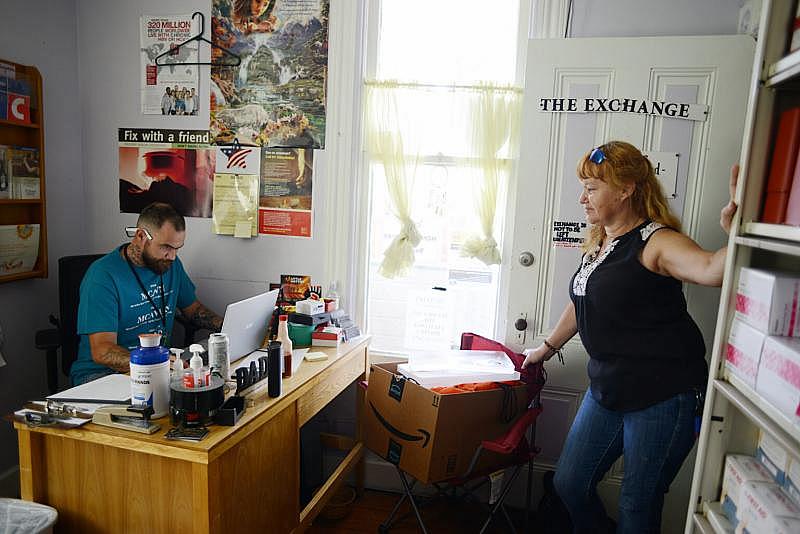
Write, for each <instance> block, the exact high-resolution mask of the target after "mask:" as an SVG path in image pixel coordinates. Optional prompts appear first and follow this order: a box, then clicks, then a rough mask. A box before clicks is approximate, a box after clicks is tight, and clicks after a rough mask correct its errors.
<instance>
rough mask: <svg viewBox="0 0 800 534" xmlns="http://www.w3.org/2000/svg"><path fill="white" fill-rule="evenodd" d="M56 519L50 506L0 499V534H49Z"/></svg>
mask: <svg viewBox="0 0 800 534" xmlns="http://www.w3.org/2000/svg"><path fill="white" fill-rule="evenodd" d="M57 519H58V512H57V511H56V509H55V508H53V507H52V506H47V505H45V504H39V503H35V502H30V501H23V500H20V499H6V498H0V534H23V533H24V534H29V533H36V534H39V533H50V532H53V525H55V524H56V520H57Z"/></svg>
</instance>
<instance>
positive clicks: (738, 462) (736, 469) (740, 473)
mask: <svg viewBox="0 0 800 534" xmlns="http://www.w3.org/2000/svg"><path fill="white" fill-rule="evenodd" d="M745 482H772V474H770V472H769V471H767V469H766V468H765V467H764V466H763V465H761V462H759V461H758V460H756V459H755V458H754V457H752V456H747V455H745V454H729V455H727V456H726V457H725V472H724V473H723V475H722V493H721V494H720V497H719V500H720V502H723V503H724V502H725V499H726V498H727V499H729V500H730V501H731V503H732V504H733V507H732V509H730V510H725V515H727V516H728V519H729V520H730V521H731V522H735V521H736V515H737V514H736V510H737V509H738V507H739V499H740V498H741V492H742V491H741V490H742V485H743V484H744V483H745ZM724 509H725V507H724V506H723V510H724Z"/></svg>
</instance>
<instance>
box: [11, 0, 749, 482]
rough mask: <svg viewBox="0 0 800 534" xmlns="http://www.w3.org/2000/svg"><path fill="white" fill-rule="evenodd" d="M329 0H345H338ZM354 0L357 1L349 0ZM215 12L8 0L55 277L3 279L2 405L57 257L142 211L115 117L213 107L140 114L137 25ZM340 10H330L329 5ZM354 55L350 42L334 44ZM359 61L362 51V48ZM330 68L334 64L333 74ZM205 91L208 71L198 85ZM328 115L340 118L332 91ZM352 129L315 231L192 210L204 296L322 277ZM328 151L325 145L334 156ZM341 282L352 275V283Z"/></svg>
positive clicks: (648, 21) (179, 124) (690, 4)
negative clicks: (38, 133)
mask: <svg viewBox="0 0 800 534" xmlns="http://www.w3.org/2000/svg"><path fill="white" fill-rule="evenodd" d="M332 1H333V2H338V1H344V0H332ZM347 1H351V0H347ZM740 4H741V2H739V1H738V0H697V1H692V0H678V1H669V2H658V1H655V0H648V1H637V0H603V1H597V0H595V1H590V0H576V2H575V5H574V14H573V23H572V31H571V35H572V36H574V37H596V36H636V35H690V34H696V35H704V34H730V33H735V32H736V22H737V20H738V10H739V6H740ZM195 10H201V11H204V12H205V13H208V12H209V11H210V2H209V1H207V0H206V1H203V2H199V1H190V0H182V1H181V0H162V1H158V0H140V1H136V2H130V1H122V0H77V1H76V0H4V1H3V12H4V20H6V21H13V22H12V23H10V24H9V23H6V24H4V26H3V31H2V32H0V58H3V59H8V60H12V61H16V62H19V63H25V64H33V65H36V66H37V67H38V68H39V69H40V70H41V72H42V75H43V77H44V105H45V121H44V122H45V132H46V138H45V147H46V166H47V206H48V213H47V217H48V238H49V257H50V272H51V276H50V278H49V279H47V280H26V281H19V282H13V283H8V284H0V325H2V328H3V332H5V334H6V338H7V341H6V345H5V347H4V348H3V353H4V354H5V356H6V358H7V360H8V365H7V366H5V367H2V368H0V411H2V413H9V412H11V411H13V410H14V409H15V408H17V407H19V405H20V404H21V403H22V402H23V401H25V400H27V399H33V398H37V397H41V396H42V395H43V394H44V393H45V391H46V384H45V377H44V358H43V355H42V354H41V353H40V352H39V351H37V350H36V349H35V348H34V346H33V337H34V333H35V331H36V330H37V329H40V328H45V327H47V326H48V325H47V314H48V313H55V312H56V306H57V287H56V285H57V284H56V279H55V274H56V265H55V261H56V260H57V258H59V257H60V256H64V255H69V254H75V253H88V252H103V251H107V250H109V249H111V248H112V247H113V246H115V245H117V244H119V243H121V242H122V241H124V235H123V232H122V228H123V227H124V226H125V225H128V224H131V223H133V222H134V220H135V216H133V215H129V214H120V213H119V212H118V204H117V141H116V139H117V136H116V133H117V128H120V127H162V128H164V127H172V128H192V129H204V128H207V126H208V110H207V109H204V110H203V111H202V113H201V115H200V116H198V117H186V118H179V119H178V120H176V121H175V122H174V123H170V125H169V126H168V125H166V124H165V123H164V121H163V119H162V118H160V117H150V116H143V115H140V114H139V93H138V88H139V85H138V72H139V66H138V65H139V63H138V52H137V50H138V42H139V34H138V25H139V22H138V21H139V16H140V15H142V14H158V13H181V12H192V11H195ZM332 11H333V10H332ZM337 53H339V54H342V53H344V54H348V55H350V56H357V54H356V53H354V51H353V50H346V51H341V50H340V51H338V52H337V51H336V50H335V49H334V48H333V46H332V47H331V56H332V57H331V64H332V65H333V64H335V60H336V58H335V55H336V54H337ZM353 60H354V61H355V60H356V58H355V57H354V59H353ZM332 76H333V75H332ZM201 91H202V94H203V95H206V94H208V93H207V91H208V82H207V81H205V82H204V84H203V85H201ZM328 104H329V105H328V113H329V115H328V120H329V124H332V123H338V124H345V123H347V119H346V118H342V117H337V116H336V113H337V106H336V102H335V101H332V100H331V99H330V98H329V102H328ZM345 138H352V132H351V131H346V128H345V129H341V130H339V131H336V132H332V131H331V129H330V128H329V131H328V136H327V139H328V150H326V151H317V152H316V154H315V176H314V203H315V208H316V210H315V214H314V226H313V234H314V238H313V239H309V240H300V239H288V238H278V237H260V238H256V239H252V240H248V241H240V240H235V239H233V238H229V237H217V236H214V235H212V234H211V229H210V220H209V219H189V220H188V221H187V222H188V233H187V242H186V247H185V249H184V250H182V251H181V258H182V259H183V261H184V263H185V265H186V266H187V269H188V271H189V273H190V275H191V276H192V278H193V279H194V281H195V283H196V284H197V287H198V296H199V298H200V299H201V300H203V301H204V302H205V303H206V304H208V305H210V306H211V307H212V308H215V309H217V310H218V311H219V312H222V311H223V310H224V306H225V304H226V303H227V302H229V301H230V300H234V299H237V298H240V297H243V296H247V295H251V294H253V293H255V292H257V291H259V290H261V289H262V288H264V287H265V286H266V284H267V282H269V281H274V280H277V279H278V277H279V276H280V274H281V273H303V274H309V275H312V277H313V278H314V279H315V280H320V281H323V282H324V281H326V277H327V273H326V272H325V269H324V267H323V254H324V252H325V243H326V236H327V235H329V233H330V231H331V230H330V228H331V227H332V226H333V224H332V216H331V213H333V210H334V209H335V208H334V207H326V206H323V205H322V202H323V199H324V198H325V196H326V193H327V191H326V189H325V186H326V180H325V177H326V174H327V173H326V158H327V157H328V156H329V155H330V150H331V149H333V148H334V147H335V146H336V143H337V142H343V141H342V140H343V139H345ZM326 152H328V153H329V154H328V156H326ZM348 285H349V284H347V281H345V286H348ZM16 464H17V448H16V437H15V433H14V432H13V431H12V429H11V427H10V426H9V425H1V426H0V495H2V494H4V489H3V487H2V482H3V477H4V475H6V474H7V473H9V472H12V473H13V471H14V470H15V467H16Z"/></svg>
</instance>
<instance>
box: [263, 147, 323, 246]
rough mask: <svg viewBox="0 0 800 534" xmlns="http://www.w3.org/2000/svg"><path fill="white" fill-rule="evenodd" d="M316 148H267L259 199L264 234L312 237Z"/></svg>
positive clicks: (264, 155) (264, 152)
mask: <svg viewBox="0 0 800 534" xmlns="http://www.w3.org/2000/svg"><path fill="white" fill-rule="evenodd" d="M313 174H314V151H313V150H311V149H305V148H264V149H262V151H261V183H260V187H259V200H258V207H259V210H258V232H259V233H260V234H272V235H284V236H293V237H311V213H312V212H311V208H312V205H311V198H312V195H311V191H312V178H313Z"/></svg>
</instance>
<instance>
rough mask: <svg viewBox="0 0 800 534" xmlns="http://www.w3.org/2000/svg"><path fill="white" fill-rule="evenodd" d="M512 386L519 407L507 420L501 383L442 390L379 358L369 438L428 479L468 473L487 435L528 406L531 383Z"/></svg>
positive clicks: (373, 446) (372, 378) (372, 380)
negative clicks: (466, 389) (467, 389)
mask: <svg viewBox="0 0 800 534" xmlns="http://www.w3.org/2000/svg"><path fill="white" fill-rule="evenodd" d="M509 391H510V394H512V395H514V399H513V402H511V404H510V405H511V406H512V407H513V411H514V413H513V414H512V415H513V417H512V418H511V420H510V422H504V421H503V420H501V416H500V414H501V413H502V407H503V402H504V396H505V395H506V393H504V391H503V390H501V389H495V390H488V391H475V392H469V393H459V394H454V395H440V394H438V393H434V392H433V391H431V390H429V389H426V388H424V387H421V386H419V385H417V384H415V383H413V382H411V381H409V380H405V379H404V378H403V377H401V376H399V375H398V374H397V364H396V363H386V364H375V365H373V366H372V368H371V372H370V375H369V386H368V388H367V407H366V415H365V423H364V424H365V426H364V430H365V444H366V446H367V447H368V448H369V449H370V450H372V451H373V452H375V453H376V454H378V455H379V456H381V457H382V458H384V459H386V460H388V461H389V462H391V463H393V464H395V465H397V466H399V467H400V469H402V470H403V471H405V472H406V473H408V474H409V475H411V476H413V477H414V478H416V479H417V480H419V481H420V482H422V483H425V484H427V483H431V482H438V481H442V480H446V479H448V478H452V477H454V476H457V475H463V474H464V473H465V472H466V471H467V468H468V467H469V464H470V462H471V461H472V457H473V455H474V453H475V451H476V450H477V447H478V445H480V443H481V441H482V440H486V439H494V438H497V437H499V436H501V435H502V434H503V433H504V432H506V431H507V430H508V429H509V428H510V425H511V424H512V423H513V421H514V420H516V418H517V417H518V416H519V415H520V414H522V413H523V412H524V410H526V409H527V406H526V402H525V401H526V399H527V390H526V386H524V385H523V386H518V387H513V388H511V389H510V390H509ZM493 455H494V453H485V454H484V455H482V462H491V461H492V460H493V459H496V456H495V457H494V458H493ZM481 465H484V464H483V463H481V464H479V467H480V466H481Z"/></svg>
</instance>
